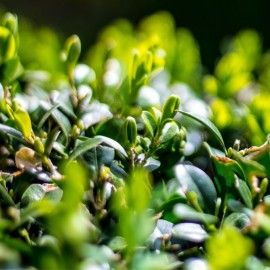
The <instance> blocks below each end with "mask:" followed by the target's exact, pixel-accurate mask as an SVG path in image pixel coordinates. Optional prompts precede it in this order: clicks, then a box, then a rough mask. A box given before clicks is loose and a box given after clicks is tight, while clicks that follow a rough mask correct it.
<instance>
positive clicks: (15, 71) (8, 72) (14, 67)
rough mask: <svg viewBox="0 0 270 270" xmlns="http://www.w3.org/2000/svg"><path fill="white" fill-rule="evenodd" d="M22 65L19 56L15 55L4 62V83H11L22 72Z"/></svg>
mask: <svg viewBox="0 0 270 270" xmlns="http://www.w3.org/2000/svg"><path fill="white" fill-rule="evenodd" d="M23 71H24V69H23V66H22V64H21V62H20V58H19V57H18V56H15V57H13V58H11V59H9V60H8V61H7V62H6V63H5V70H4V78H5V80H4V81H5V83H12V82H13V81H14V80H16V79H17V78H19V77H20V76H21V75H22V74H23Z"/></svg>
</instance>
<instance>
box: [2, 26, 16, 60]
mask: <svg viewBox="0 0 270 270" xmlns="http://www.w3.org/2000/svg"><path fill="white" fill-rule="evenodd" d="M15 54H16V42H15V38H14V36H13V34H12V33H11V31H10V30H9V29H8V28H6V27H3V26H0V64H2V63H3V62H6V61H7V60H9V59H11V58H12V57H13V56H15Z"/></svg>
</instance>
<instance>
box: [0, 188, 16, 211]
mask: <svg viewBox="0 0 270 270" xmlns="http://www.w3.org/2000/svg"><path fill="white" fill-rule="evenodd" d="M0 196H1V197H2V198H3V201H4V202H3V204H7V205H9V206H15V203H14V201H13V199H12V198H11V196H10V194H9V193H8V191H7V190H6V188H5V187H4V186H3V185H2V184H1V183H0Z"/></svg>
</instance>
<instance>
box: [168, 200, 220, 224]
mask: <svg viewBox="0 0 270 270" xmlns="http://www.w3.org/2000/svg"><path fill="white" fill-rule="evenodd" d="M173 213H174V215H175V216H176V217H177V218H178V220H180V221H191V222H199V223H203V224H214V223H217V222H218V218H217V217H216V216H213V215H209V214H205V213H200V212H198V211H196V210H195V209H194V208H192V207H190V206H188V205H186V204H184V203H177V204H176V205H175V207H174V208H173Z"/></svg>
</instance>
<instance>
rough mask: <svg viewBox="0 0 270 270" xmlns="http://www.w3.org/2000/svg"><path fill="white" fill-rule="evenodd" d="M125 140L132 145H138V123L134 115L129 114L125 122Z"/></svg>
mask: <svg viewBox="0 0 270 270" xmlns="http://www.w3.org/2000/svg"><path fill="white" fill-rule="evenodd" d="M124 136H125V140H126V141H128V142H129V143H130V145H131V146H132V147H134V146H135V145H136V138H137V124H136V121H135V119H134V118H133V117H131V116H128V117H127V118H126V120H125V123H124Z"/></svg>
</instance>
